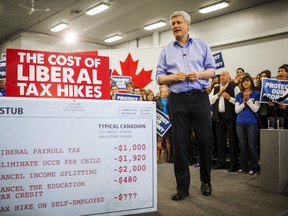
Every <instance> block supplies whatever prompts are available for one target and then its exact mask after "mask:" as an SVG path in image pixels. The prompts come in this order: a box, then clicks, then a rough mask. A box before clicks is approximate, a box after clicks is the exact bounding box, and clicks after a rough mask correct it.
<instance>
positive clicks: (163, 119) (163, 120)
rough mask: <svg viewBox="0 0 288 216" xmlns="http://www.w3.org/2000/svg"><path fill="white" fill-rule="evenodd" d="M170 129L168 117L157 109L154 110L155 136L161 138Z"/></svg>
mask: <svg viewBox="0 0 288 216" xmlns="http://www.w3.org/2000/svg"><path fill="white" fill-rule="evenodd" d="M170 127H171V123H170V119H169V117H168V116H167V115H166V114H165V113H163V112H162V111H160V110H159V109H157V110H156V128H157V134H158V135H159V136H161V137H163V136H164V135H165V133H166V132H167V131H168V129H169V128H170Z"/></svg>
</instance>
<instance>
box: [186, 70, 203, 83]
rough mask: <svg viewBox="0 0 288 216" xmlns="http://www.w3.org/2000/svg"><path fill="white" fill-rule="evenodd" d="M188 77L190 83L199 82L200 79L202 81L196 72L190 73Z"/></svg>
mask: <svg viewBox="0 0 288 216" xmlns="http://www.w3.org/2000/svg"><path fill="white" fill-rule="evenodd" d="M187 76H188V80H190V81H197V80H198V79H200V73H199V72H196V71H194V72H190V73H188V74H187Z"/></svg>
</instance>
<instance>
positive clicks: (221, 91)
mask: <svg viewBox="0 0 288 216" xmlns="http://www.w3.org/2000/svg"><path fill="white" fill-rule="evenodd" d="M225 90H226V86H222V87H221V88H220V90H219V92H218V94H217V95H218V97H221V95H222V94H223V92H224V91H225Z"/></svg>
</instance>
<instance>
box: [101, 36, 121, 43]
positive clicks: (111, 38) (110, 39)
mask: <svg viewBox="0 0 288 216" xmlns="http://www.w3.org/2000/svg"><path fill="white" fill-rule="evenodd" d="M121 39H122V36H121V35H114V36H112V37H109V38H106V39H105V40H104V41H105V42H106V43H112V42H114V41H118V40H121Z"/></svg>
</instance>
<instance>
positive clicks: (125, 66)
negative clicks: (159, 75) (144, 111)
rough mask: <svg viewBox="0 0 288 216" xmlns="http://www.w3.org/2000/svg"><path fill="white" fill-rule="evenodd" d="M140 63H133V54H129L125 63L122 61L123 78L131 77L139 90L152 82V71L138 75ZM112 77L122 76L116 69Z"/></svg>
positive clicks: (144, 71) (143, 71) (142, 71)
mask: <svg viewBox="0 0 288 216" xmlns="http://www.w3.org/2000/svg"><path fill="white" fill-rule="evenodd" d="M138 61H139V60H137V61H133V59H132V56H131V54H130V53H129V54H128V56H127V58H126V60H125V62H122V61H120V65H121V70H122V76H131V77H132V82H133V83H134V86H135V87H136V86H137V87H139V88H145V86H147V85H148V84H149V83H150V82H151V81H152V79H151V74H152V70H148V71H146V70H144V68H142V70H141V72H140V73H138V74H137V75H136V72H137V67H138ZM112 75H116V76H120V74H119V73H118V72H117V71H116V70H115V69H114V70H113V72H112Z"/></svg>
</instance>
